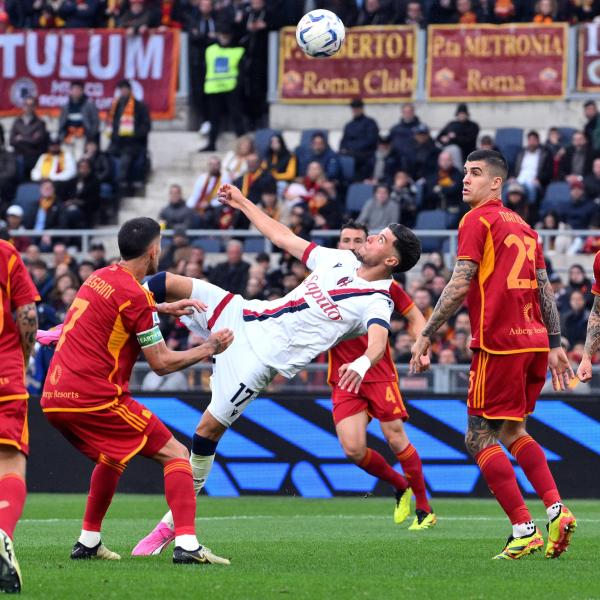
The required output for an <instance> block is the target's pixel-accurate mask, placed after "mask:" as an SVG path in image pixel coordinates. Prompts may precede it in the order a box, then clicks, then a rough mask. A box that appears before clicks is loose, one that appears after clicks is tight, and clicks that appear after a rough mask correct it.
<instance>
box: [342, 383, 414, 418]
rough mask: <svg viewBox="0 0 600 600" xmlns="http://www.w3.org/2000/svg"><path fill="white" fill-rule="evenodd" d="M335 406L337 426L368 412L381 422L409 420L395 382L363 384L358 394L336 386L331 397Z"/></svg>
mask: <svg viewBox="0 0 600 600" xmlns="http://www.w3.org/2000/svg"><path fill="white" fill-rule="evenodd" d="M331 401H332V404H333V421H334V422H335V423H336V425H337V424H338V423H339V422H340V421H341V420H342V419H345V418H346V417H351V416H352V415H357V414H358V413H361V412H363V411H367V413H368V415H369V416H370V417H373V418H374V419H378V420H379V421H383V422H386V421H395V420H396V419H402V420H403V421H406V420H407V419H408V413H407V412H406V407H405V406H404V402H403V401H402V395H401V394H400V390H399V388H398V384H397V383H396V382H395V381H394V382H385V381H381V382H380V381H377V382H373V383H361V384H360V388H359V389H358V394H355V393H354V392H349V391H348V390H341V389H340V388H339V386H338V385H337V384H336V385H334V386H333V393H332V395H331Z"/></svg>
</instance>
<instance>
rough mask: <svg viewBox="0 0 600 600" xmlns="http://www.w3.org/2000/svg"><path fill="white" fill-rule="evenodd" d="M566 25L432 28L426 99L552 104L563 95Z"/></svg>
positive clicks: (565, 76)
mask: <svg viewBox="0 0 600 600" xmlns="http://www.w3.org/2000/svg"><path fill="white" fill-rule="evenodd" d="M567 27H568V26H567V25H566V24H564V23H557V24H547V25H537V24H512V25H467V26H465V25H463V26H461V27H456V26H454V25H452V26H447V25H432V26H430V27H429V28H428V30H427V37H428V48H427V57H428V61H427V94H428V97H429V99H430V100H437V101H441V102H449V101H465V100H469V101H476V100H481V101H484V100H552V99H560V98H563V97H564V96H565V92H566V86H567V53H568V48H567V45H568V28H567Z"/></svg>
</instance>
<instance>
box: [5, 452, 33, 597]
mask: <svg viewBox="0 0 600 600" xmlns="http://www.w3.org/2000/svg"><path fill="white" fill-rule="evenodd" d="M7 452H8V454H9V455H10V457H9V458H10V459H13V460H16V461H18V462H21V460H22V463H23V470H24V468H25V462H24V461H25V457H24V456H23V455H21V454H20V453H19V454H17V451H15V452H12V451H11V450H8V451H7ZM18 470H20V469H18ZM26 497H27V488H26V486H25V480H24V479H23V476H22V475H21V474H20V473H16V472H14V473H5V474H4V475H2V476H1V477H0V502H1V503H2V506H3V508H2V510H1V511H0V592H5V593H9V594H10V593H13V594H14V593H18V592H20V591H21V587H22V581H23V579H22V577H21V569H20V568H19V562H18V561H17V557H16V556H15V551H14V548H13V542H12V538H13V534H14V530H15V527H16V525H17V521H18V520H19V518H20V516H21V513H22V512H23V506H24V505H25V498H26Z"/></svg>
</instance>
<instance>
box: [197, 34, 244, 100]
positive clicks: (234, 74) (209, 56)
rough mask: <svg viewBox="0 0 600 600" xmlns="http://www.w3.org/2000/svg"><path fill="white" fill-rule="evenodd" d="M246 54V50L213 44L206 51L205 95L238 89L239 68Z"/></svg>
mask: <svg viewBox="0 0 600 600" xmlns="http://www.w3.org/2000/svg"><path fill="white" fill-rule="evenodd" d="M244 52H245V50H244V48H240V47H235V48H223V47H222V46H219V44H212V45H211V46H209V47H208V48H207V49H206V78H205V80H204V93H205V94H223V93H225V92H231V91H233V90H234V89H235V88H236V86H237V80H238V73H239V69H238V67H239V64H240V60H242V56H243V55H244Z"/></svg>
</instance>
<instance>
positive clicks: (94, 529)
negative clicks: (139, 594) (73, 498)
mask: <svg viewBox="0 0 600 600" xmlns="http://www.w3.org/2000/svg"><path fill="white" fill-rule="evenodd" d="M124 470H125V465H122V464H121V463H118V462H115V461H113V460H111V459H110V458H108V457H106V456H101V457H100V459H99V461H98V464H97V465H96V466H95V468H94V471H93V473H92V477H91V480H90V491H89V493H88V499H87V504H86V506H85V513H84V515H83V525H82V528H81V535H80V536H79V539H78V540H77V542H76V543H75V545H74V546H73V550H72V551H71V558H72V559H73V560H89V559H101V560H120V559H121V557H120V556H119V555H118V554H117V553H116V552H112V550H109V549H108V548H107V547H106V546H105V545H104V544H103V543H102V539H101V535H100V531H101V529H102V521H103V520H104V517H105V515H106V512H107V511H108V507H109V506H110V503H111V502H112V499H113V496H114V495H115V492H116V490H117V485H118V484H119V479H120V477H121V475H122V473H123V471H124Z"/></svg>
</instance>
